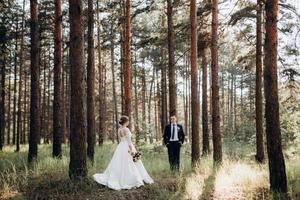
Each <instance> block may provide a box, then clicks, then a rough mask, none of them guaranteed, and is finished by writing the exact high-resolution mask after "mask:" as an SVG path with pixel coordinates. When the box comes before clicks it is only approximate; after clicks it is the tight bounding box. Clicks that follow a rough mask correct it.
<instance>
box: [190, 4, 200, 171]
mask: <svg viewBox="0 0 300 200" xmlns="http://www.w3.org/2000/svg"><path fill="white" fill-rule="evenodd" d="M190 20H191V92H192V94H191V95H192V99H191V104H192V107H193V109H192V165H193V166H195V165H196V164H197V163H198V162H199V161H200V145H199V95H198V66H197V55H198V54H197V16H196V0H191V1H190Z"/></svg>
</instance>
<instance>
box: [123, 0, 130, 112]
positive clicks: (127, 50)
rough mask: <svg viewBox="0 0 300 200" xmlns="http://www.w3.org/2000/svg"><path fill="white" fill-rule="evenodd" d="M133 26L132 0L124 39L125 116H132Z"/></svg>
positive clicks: (128, 0)
mask: <svg viewBox="0 0 300 200" xmlns="http://www.w3.org/2000/svg"><path fill="white" fill-rule="evenodd" d="M130 46H131V24H130V0H126V1H125V38H124V48H125V51H124V59H125V60H124V106H125V108H124V114H125V115H127V116H128V117H130V115H131V50H130Z"/></svg>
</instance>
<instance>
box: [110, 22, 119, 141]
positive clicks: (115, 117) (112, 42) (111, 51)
mask: <svg viewBox="0 0 300 200" xmlns="http://www.w3.org/2000/svg"><path fill="white" fill-rule="evenodd" d="M110 55H111V73H112V89H113V102H114V115H113V116H114V117H113V119H114V129H113V133H112V141H113V142H115V136H114V135H115V133H117V130H118V127H119V123H118V120H119V119H118V118H119V117H118V105H117V92H116V81H115V44H114V33H113V23H112V24H111V49H110ZM116 135H117V142H119V140H118V134H116Z"/></svg>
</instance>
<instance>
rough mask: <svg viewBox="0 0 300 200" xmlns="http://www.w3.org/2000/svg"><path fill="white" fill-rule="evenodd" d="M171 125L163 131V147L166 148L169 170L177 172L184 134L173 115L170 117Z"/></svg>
mask: <svg viewBox="0 0 300 200" xmlns="http://www.w3.org/2000/svg"><path fill="white" fill-rule="evenodd" d="M170 121H171V123H170V124H168V125H166V127H165V130H164V136H163V140H164V145H166V146H167V148H168V154H169V163H170V168H171V170H176V171H179V165H180V162H179V161H180V147H181V145H182V144H183V142H184V132H183V128H182V126H181V125H180V124H177V117H176V115H175V114H172V115H171V116H170Z"/></svg>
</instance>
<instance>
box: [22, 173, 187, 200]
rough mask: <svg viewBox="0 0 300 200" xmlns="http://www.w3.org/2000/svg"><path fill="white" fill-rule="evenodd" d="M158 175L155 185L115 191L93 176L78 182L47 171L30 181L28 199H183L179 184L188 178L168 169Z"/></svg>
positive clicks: (63, 175)
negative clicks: (172, 172) (95, 179)
mask: <svg viewBox="0 0 300 200" xmlns="http://www.w3.org/2000/svg"><path fill="white" fill-rule="evenodd" d="M177 176H178V177H177ZM176 177H177V178H176ZM155 178H157V179H155V183H154V184H151V185H147V184H146V185H144V186H142V187H139V188H134V189H131V190H121V191H115V190H112V189H109V188H108V187H105V186H102V185H100V184H97V183H96V182H95V181H94V180H93V179H92V178H91V177H87V178H83V179H82V180H79V181H76V182H74V181H71V180H70V179H69V178H68V177H67V176H66V175H65V174H61V173H56V174H53V173H51V174H43V175H41V176H39V177H36V178H31V179H30V180H29V181H28V189H27V191H26V194H27V196H26V199H29V200H31V199H32V200H33V199H70V200H73V199H74V200H75V199H76V200H80V199H99V200H102V199H103V200H106V199H118V200H119V199H120V200H121V199H132V200H144V199H145V200H146V199H153V200H154V199H156V200H163V199H174V200H175V199H176V200H177V199H180V194H181V193H180V192H179V191H180V189H179V188H180V187H181V185H182V184H184V182H183V181H184V180H183V179H181V177H179V175H176V176H174V177H172V176H170V174H169V173H165V174H160V176H159V177H155Z"/></svg>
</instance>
